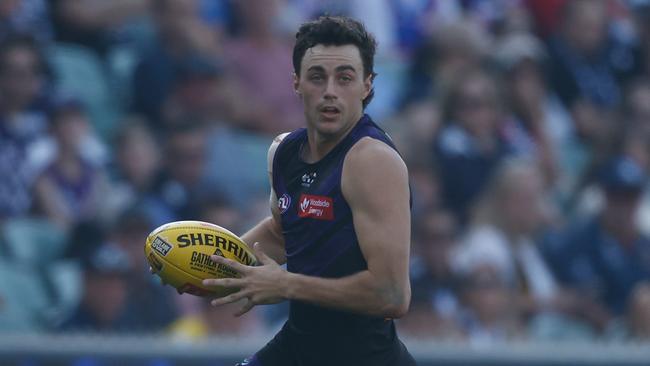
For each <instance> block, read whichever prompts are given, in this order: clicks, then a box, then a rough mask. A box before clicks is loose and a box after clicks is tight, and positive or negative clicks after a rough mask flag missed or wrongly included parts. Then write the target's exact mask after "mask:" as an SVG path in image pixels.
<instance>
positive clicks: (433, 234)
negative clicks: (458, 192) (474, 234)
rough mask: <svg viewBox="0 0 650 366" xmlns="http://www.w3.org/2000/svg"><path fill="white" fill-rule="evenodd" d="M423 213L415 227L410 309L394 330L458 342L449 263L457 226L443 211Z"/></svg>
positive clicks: (454, 284)
mask: <svg viewBox="0 0 650 366" xmlns="http://www.w3.org/2000/svg"><path fill="white" fill-rule="evenodd" d="M425 212H426V213H423V215H422V217H420V219H419V220H418V221H417V222H416V223H415V224H416V225H417V226H416V228H415V230H414V241H413V242H414V248H413V252H412V254H411V256H412V257H413V260H412V263H413V264H412V265H411V291H412V294H413V295H412V296H413V298H412V300H411V308H410V310H409V313H408V314H407V315H406V316H405V317H404V318H401V319H400V321H399V323H398V326H399V327H400V329H403V330H404V332H405V333H407V334H410V335H412V336H420V337H436V338H446V339H451V338H459V337H460V335H461V333H460V329H459V328H458V325H457V324H456V322H457V320H458V316H459V309H460V303H459V299H458V290H459V289H458V281H457V280H458V279H457V278H456V277H455V276H454V273H453V271H452V268H451V263H450V259H451V258H450V257H451V253H452V252H453V250H454V248H455V247H456V246H457V239H458V238H457V236H458V226H457V223H456V221H455V219H454V217H453V215H451V214H450V213H449V212H447V211H444V210H440V209H430V210H427V211H425Z"/></svg>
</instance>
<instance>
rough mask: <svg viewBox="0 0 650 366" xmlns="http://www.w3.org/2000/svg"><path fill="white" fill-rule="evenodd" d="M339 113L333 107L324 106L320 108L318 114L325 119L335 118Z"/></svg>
mask: <svg viewBox="0 0 650 366" xmlns="http://www.w3.org/2000/svg"><path fill="white" fill-rule="evenodd" d="M340 113H341V111H340V110H339V109H338V108H336V107H334V106H325V107H321V108H320V114H321V115H322V116H324V117H325V118H335V117H337V116H338V115H339V114H340Z"/></svg>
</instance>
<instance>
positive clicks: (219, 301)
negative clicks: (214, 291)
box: [210, 291, 248, 306]
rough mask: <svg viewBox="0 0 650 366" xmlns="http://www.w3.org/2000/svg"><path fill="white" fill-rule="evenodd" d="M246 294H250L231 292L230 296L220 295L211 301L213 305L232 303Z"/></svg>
mask: <svg viewBox="0 0 650 366" xmlns="http://www.w3.org/2000/svg"><path fill="white" fill-rule="evenodd" d="M246 296H248V293H247V292H244V291H238V292H235V293H234V294H230V295H228V296H224V297H220V298H218V299H214V300H212V301H211V302H210V303H211V304H212V306H220V305H226V304H230V303H231V302H235V301H239V300H241V299H243V298H245V297H246Z"/></svg>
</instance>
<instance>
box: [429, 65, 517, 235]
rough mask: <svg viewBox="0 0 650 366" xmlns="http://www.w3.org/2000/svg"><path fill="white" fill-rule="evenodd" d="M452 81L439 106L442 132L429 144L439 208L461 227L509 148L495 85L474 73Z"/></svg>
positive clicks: (493, 82)
mask: <svg viewBox="0 0 650 366" xmlns="http://www.w3.org/2000/svg"><path fill="white" fill-rule="evenodd" d="M456 76H457V79H456V80H454V82H453V83H451V85H450V86H449V90H448V91H447V93H446V96H445V97H444V100H443V104H442V120H443V123H444V124H445V126H444V127H443V128H442V129H441V131H440V132H439V134H438V136H437V139H436V141H435V145H434V156H435V161H434V163H435V164H436V168H437V169H436V172H437V174H439V175H440V181H441V184H442V190H441V196H442V197H443V199H444V200H445V202H444V203H445V205H446V206H447V207H448V208H449V209H450V210H452V212H453V213H454V214H455V215H456V216H457V217H458V218H459V219H460V222H461V224H464V223H465V221H466V219H467V216H468V212H469V208H470V207H471V206H472V204H473V203H474V201H475V200H476V198H477V197H478V196H479V195H480V193H481V191H482V189H483V187H484V186H485V184H486V183H487V181H488V180H489V178H490V176H491V174H492V172H493V170H494V168H495V167H496V166H497V164H498V163H499V161H501V159H502V158H503V157H504V156H506V155H508V154H511V153H513V152H514V147H513V146H512V145H511V144H510V143H509V141H507V140H506V138H505V136H503V134H502V130H503V125H504V115H505V113H504V110H503V103H502V100H501V97H500V93H499V91H498V86H497V84H496V82H495V80H494V79H492V78H491V77H490V76H489V75H488V74H486V73H485V72H483V71H481V70H476V69H473V70H465V71H463V72H461V73H459V74H458V75H456Z"/></svg>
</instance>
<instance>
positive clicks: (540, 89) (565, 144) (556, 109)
mask: <svg viewBox="0 0 650 366" xmlns="http://www.w3.org/2000/svg"><path fill="white" fill-rule="evenodd" d="M546 57H547V56H546V51H545V49H544V45H543V43H541V41H539V40H537V39H536V38H535V37H534V36H532V35H528V34H525V33H521V34H512V35H507V36H505V37H503V38H502V39H500V40H499V41H498V42H497V44H496V45H495V52H494V59H495V61H496V63H497V65H498V66H499V67H500V71H501V72H502V73H503V75H504V81H505V87H506V88H505V89H506V90H507V99H508V102H509V103H508V104H509V107H510V108H511V110H512V115H513V117H514V118H515V119H516V121H517V126H518V127H519V128H517V129H511V130H510V131H508V132H509V133H511V134H513V135H515V136H513V138H512V139H513V140H514V141H516V144H517V145H518V146H519V150H521V151H525V152H528V155H530V156H533V157H536V158H538V159H539V161H540V164H541V167H542V168H543V172H544V176H545V178H546V180H547V182H548V183H549V184H554V183H555V181H556V179H557V178H558V174H559V171H558V169H559V165H560V164H561V163H562V162H560V161H559V157H560V156H566V155H568V151H567V150H568V149H569V148H570V145H571V144H572V143H573V130H572V122H571V120H570V118H569V115H568V114H567V112H566V110H565V109H564V107H563V106H562V105H561V103H560V102H559V100H558V99H557V98H556V97H555V96H554V95H553V94H552V93H551V92H550V90H548V88H547V85H546V82H545V80H544V65H545V62H546V60H547V59H546ZM574 168H575V167H574Z"/></svg>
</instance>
